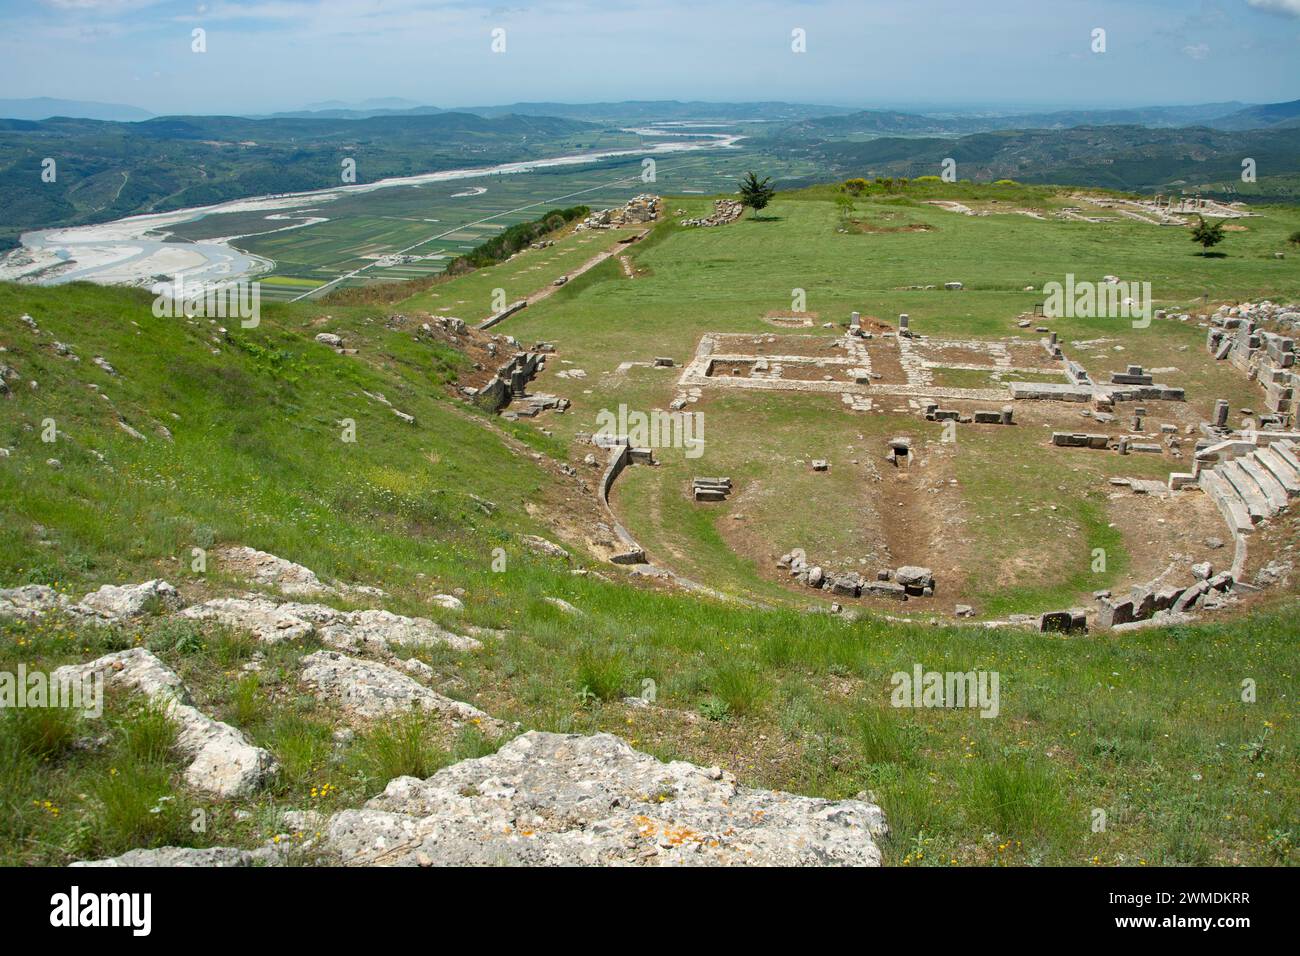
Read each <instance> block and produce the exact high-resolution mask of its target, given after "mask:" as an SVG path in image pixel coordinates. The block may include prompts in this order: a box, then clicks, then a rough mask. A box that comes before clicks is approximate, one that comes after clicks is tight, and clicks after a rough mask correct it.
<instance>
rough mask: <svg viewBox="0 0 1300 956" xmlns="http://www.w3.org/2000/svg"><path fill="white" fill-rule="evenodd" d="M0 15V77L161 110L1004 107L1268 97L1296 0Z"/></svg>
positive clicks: (1299, 3) (260, 1) (414, 4)
mask: <svg viewBox="0 0 1300 956" xmlns="http://www.w3.org/2000/svg"><path fill="white" fill-rule="evenodd" d="M0 26H3V30H0V62H3V64H4V65H3V66H0V79H3V81H4V87H3V89H4V97H5V98H9V99H21V98H31V97H42V96H47V97H52V98H59V99H69V100H82V101H94V102H100V103H114V104H123V105H129V106H134V107H138V108H141V109H144V110H148V111H149V112H152V113H155V114H159V115H165V114H176V113H197V114H213V113H233V114H260V113H271V112H278V111H292V110H300V109H303V108H304V106H306V105H307V104H312V103H321V102H328V101H335V100H337V101H343V102H348V103H356V102H364V101H366V100H371V99H381V98H400V99H403V100H407V101H410V102H411V103H413V104H418V105H422V106H439V107H443V108H453V107H466V106H486V105H497V104H509V103H516V102H539V101H550V102H558V103H589V102H594V101H599V102H618V101H624V100H684V101H694V100H699V101H709V102H754V101H764V100H772V101H784V102H790V103H803V104H812V105H824V106H836V107H852V108H885V109H900V110H913V111H920V110H929V111H944V110H972V111H978V110H1005V111H1008V112H1014V111H1031V110H1032V111H1038V110H1052V109H1079V108H1117V109H1118V108H1132V107H1140V106H1156V105H1184V104H1196V103H1209V102H1222V101H1229V100H1240V101H1243V102H1248V103H1268V102H1278V101H1282V100H1290V99H1294V98H1295V97H1296V92H1295V90H1294V86H1295V72H1294V67H1293V66H1291V65H1289V64H1294V62H1295V61H1296V57H1297V54H1298V53H1300V0H1201V2H1196V3H1191V4H1189V3H1187V2H1186V0H1144V2H1133V0H1125V2H1118V0H1101V2H1080V0H1065V2H1061V3H1054V4H1052V5H1050V7H1047V5H1043V4H1039V3H1036V2H1032V0H1005V2H1001V3H995V4H992V5H983V6H981V7H980V8H979V9H978V10H976V9H972V8H970V7H969V5H968V4H966V3H962V2H959V0H917V2H912V3H900V4H889V5H882V6H880V7H879V8H873V9H862V8H861V7H860V6H859V5H855V4H853V3H849V2H845V0H828V2H810V3H807V4H803V5H801V6H799V7H797V8H793V9H791V8H789V7H786V6H783V5H779V4H774V3H770V2H758V3H740V2H738V0H722V2H721V3H719V4H716V5H713V6H710V7H709V8H707V9H701V8H700V7H699V6H698V5H690V4H686V3H683V2H681V0H667V2H666V3H654V4H651V3H646V2H642V0H629V2H624V3H621V4H617V5H612V6H611V5H609V4H597V3H594V2H591V0H568V2H560V3H537V4H532V5H524V6H517V7H510V8H504V7H499V6H495V5H492V4H488V3H480V2H477V0H449V2H428V0H251V2H243V0H214V2H212V3H206V4H205V3H193V2H178V0H38V2H36V3H30V4H24V5H20V4H17V3H13V2H9V0H5V2H0ZM195 29H201V30H203V31H205V33H204V35H203V41H204V42H203V44H202V45H203V46H204V47H205V50H204V51H203V52H194V51H193V50H192V47H193V46H194V45H195V42H194V39H193V31H194V30H195ZM1096 29H1102V30H1105V51H1104V52H1094V51H1093V46H1094V45H1095V41H1094V38H1093V32H1094V30H1096ZM494 31H504V34H501V33H495V34H494ZM795 31H803V33H802V38H803V39H802V46H803V48H804V52H796V51H795V49H794V47H796V46H798V45H799V39H798V35H796V33H795ZM494 43H495V45H496V47H497V49H498V51H499V52H494V50H493V45H494ZM502 47H503V48H504V49H502ZM667 62H677V63H690V64H691V69H690V70H689V71H688V70H678V69H672V68H670V67H666V66H665V65H664V64H665V63H667ZM1242 62H1249V64H1250V69H1249V70H1243V69H1241V68H1240V63H1242ZM51 64H58V67H57V70H52V69H51V66H50V65H51ZM593 91H594V92H593ZM1029 91H1032V92H1029Z"/></svg>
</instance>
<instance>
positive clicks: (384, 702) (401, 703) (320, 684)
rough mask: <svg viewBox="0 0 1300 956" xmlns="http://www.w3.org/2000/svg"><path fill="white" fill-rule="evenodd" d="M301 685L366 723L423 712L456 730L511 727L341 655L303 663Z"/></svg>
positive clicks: (401, 677) (314, 656)
mask: <svg viewBox="0 0 1300 956" xmlns="http://www.w3.org/2000/svg"><path fill="white" fill-rule="evenodd" d="M299 663H300V664H301V666H302V671H301V673H300V674H299V675H298V679H299V681H300V682H301V683H302V685H303V686H304V687H306V688H307V689H308V690H310V691H311V692H312V693H313V694H314V695H315V696H316V698H317V699H318V700H320V701H322V702H324V703H327V704H331V705H334V706H337V707H339V708H341V709H342V710H343V711H345V712H346V713H349V714H352V715H353V716H356V717H360V718H364V719H370V720H373V719H376V718H380V717H389V716H393V715H395V714H401V713H405V712H406V711H409V710H411V709H412V708H419V709H421V710H424V711H427V712H429V713H434V714H437V715H439V716H440V717H441V718H443V719H445V721H446V722H447V723H449V724H450V725H451V726H452V727H461V726H464V725H465V724H471V723H472V724H474V725H476V726H478V727H480V728H481V729H483V730H484V731H487V732H490V733H494V734H499V733H501V732H503V731H504V730H505V725H504V724H502V723H501V722H500V721H498V720H495V719H494V718H492V717H489V716H488V715H487V714H485V713H483V711H481V710H479V709H478V708H477V707H473V706H471V705H469V704H465V703H462V702H461V701H458V700H452V699H451V698H450V697H444V696H442V695H441V694H439V693H437V692H436V691H432V690H430V689H429V688H427V687H425V686H424V685H423V684H420V683H418V682H416V681H414V680H412V679H411V678H410V677H407V676H406V675H405V674H403V673H402V672H401V671H398V670H394V669H393V668H391V667H388V666H386V665H384V664H380V663H377V662H375V661H367V660H362V659H361V658H357V657H348V656H347V655H345V654H340V653H338V652H337V651H317V652H316V653H314V654H308V655H307V656H306V657H304V658H303V659H302V660H301V661H300V662H299Z"/></svg>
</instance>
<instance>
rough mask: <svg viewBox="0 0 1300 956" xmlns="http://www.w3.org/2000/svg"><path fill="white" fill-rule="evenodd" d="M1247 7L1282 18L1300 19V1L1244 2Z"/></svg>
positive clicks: (1255, 0) (1249, 0) (1270, 0)
mask: <svg viewBox="0 0 1300 956" xmlns="http://www.w3.org/2000/svg"><path fill="white" fill-rule="evenodd" d="M1246 4H1247V5H1248V6H1251V7H1254V8H1255V9H1256V10H1263V11H1264V12H1265V13H1276V14H1278V15H1279V16H1283V17H1300V0H1246Z"/></svg>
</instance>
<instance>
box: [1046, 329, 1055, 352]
mask: <svg viewBox="0 0 1300 956" xmlns="http://www.w3.org/2000/svg"><path fill="white" fill-rule="evenodd" d="M1047 347H1048V348H1049V349H1052V350H1053V351H1055V349H1056V333H1055V332H1049V333H1048V334H1047Z"/></svg>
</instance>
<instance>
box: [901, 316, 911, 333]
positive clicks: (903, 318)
mask: <svg viewBox="0 0 1300 956" xmlns="http://www.w3.org/2000/svg"><path fill="white" fill-rule="evenodd" d="M911 321H912V320H911V319H909V318H908V317H907V313H906V312H904V313H902V314H901V315H899V317H898V331H900V332H902V331H903V330H904V329H906V328H907V327H908V323H909V322H911Z"/></svg>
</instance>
